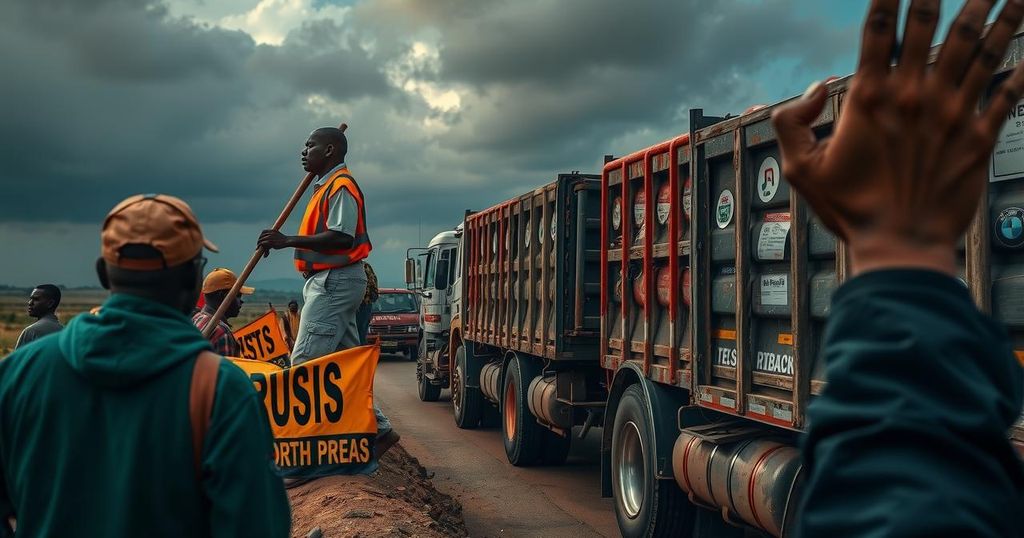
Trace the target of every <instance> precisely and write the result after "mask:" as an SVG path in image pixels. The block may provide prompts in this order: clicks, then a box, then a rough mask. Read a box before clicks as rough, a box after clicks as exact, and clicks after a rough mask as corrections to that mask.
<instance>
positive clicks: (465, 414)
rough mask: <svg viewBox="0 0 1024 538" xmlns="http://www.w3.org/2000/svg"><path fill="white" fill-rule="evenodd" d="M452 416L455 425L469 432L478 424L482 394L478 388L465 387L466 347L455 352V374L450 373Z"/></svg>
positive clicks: (461, 347)
mask: <svg viewBox="0 0 1024 538" xmlns="http://www.w3.org/2000/svg"><path fill="white" fill-rule="evenodd" d="M451 384H452V415H453V416H454V417H455V425H456V426H458V427H459V428H461V429H463V430H471V429H474V428H476V427H477V426H478V425H479V424H480V411H481V409H480V408H481V403H482V400H483V394H481V393H480V389H479V388H472V387H468V386H466V347H465V346H459V348H458V349H457V350H455V372H453V373H452V379H451Z"/></svg>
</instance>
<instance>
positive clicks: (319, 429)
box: [232, 346, 380, 477]
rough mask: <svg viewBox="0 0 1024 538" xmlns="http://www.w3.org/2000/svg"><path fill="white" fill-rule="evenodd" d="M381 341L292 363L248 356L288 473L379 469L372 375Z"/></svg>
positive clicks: (244, 365)
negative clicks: (285, 364) (279, 364)
mask: <svg viewBox="0 0 1024 538" xmlns="http://www.w3.org/2000/svg"><path fill="white" fill-rule="evenodd" d="M379 358H380V348H379V347H377V346H362V347H356V348H352V349H347V350H345V351H339V352H337V353H332V354H330V355H326V356H324V357H320V358H319V359H314V360H311V361H309V362H305V363H302V364H300V365H298V366H292V367H291V368H279V367H277V366H275V365H274V364H272V363H268V362H263V361H253V360H244V359H232V362H233V363H234V364H235V365H236V366H238V367H239V368H241V369H242V370H244V371H245V373H247V374H249V378H250V379H251V380H252V383H253V386H255V387H256V392H257V394H258V395H259V398H260V400H261V401H262V402H263V405H264V407H266V410H267V417H268V418H269V421H270V428H271V430H272V431H273V434H274V460H275V462H276V463H277V466H278V467H279V468H280V469H281V471H282V474H283V475H284V476H286V477H310V476H326V475H332V474H357V473H360V474H366V473H372V472H373V471H374V470H376V469H377V460H376V457H375V456H374V453H373V448H374V439H375V438H376V436H377V421H376V418H375V417H374V414H373V376H374V373H375V371H376V369H377V360H378V359H379Z"/></svg>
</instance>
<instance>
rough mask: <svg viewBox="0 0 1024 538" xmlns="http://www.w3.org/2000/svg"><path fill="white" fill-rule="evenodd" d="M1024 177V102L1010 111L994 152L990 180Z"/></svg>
mask: <svg viewBox="0 0 1024 538" xmlns="http://www.w3.org/2000/svg"><path fill="white" fill-rule="evenodd" d="M1022 175H1024V101H1021V102H1019V103H1017V105H1016V106H1014V107H1013V108H1011V109H1010V112H1009V114H1008V115H1007V117H1006V123H1005V124H1003V130H1002V131H1000V132H999V138H998V139H996V148H995V150H994V151H993V152H992V167H991V172H989V180H991V181H1006V180H1008V179H1014V178H1017V177H1020V176H1022Z"/></svg>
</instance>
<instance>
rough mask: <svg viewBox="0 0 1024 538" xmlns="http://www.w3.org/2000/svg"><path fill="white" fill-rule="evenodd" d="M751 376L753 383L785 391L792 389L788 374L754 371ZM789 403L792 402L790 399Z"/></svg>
mask: <svg viewBox="0 0 1024 538" xmlns="http://www.w3.org/2000/svg"><path fill="white" fill-rule="evenodd" d="M794 375H795V374H794ZM751 377H752V380H753V382H754V384H755V385H761V386H766V387H772V388H776V389H782V390H787V391H791V390H793V378H791V377H789V376H784V375H778V374H769V373H766V372H754V373H753V375H752V376H751ZM790 403H792V402H791V401H790Z"/></svg>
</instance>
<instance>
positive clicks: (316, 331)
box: [291, 262, 391, 435]
mask: <svg viewBox="0 0 1024 538" xmlns="http://www.w3.org/2000/svg"><path fill="white" fill-rule="evenodd" d="M365 294H366V270H365V269H363V262H356V263H353V264H352V265H348V266H345V267H340V268H338V269H330V270H327V271H320V272H319V273H317V274H315V275H313V276H311V277H309V278H308V279H306V285H305V286H304V287H303V288H302V299H303V301H304V303H305V304H303V305H302V317H301V318H300V319H299V333H298V334H297V335H296V336H295V347H294V349H292V355H291V361H292V366H295V365H299V364H302V363H304V362H306V361H309V360H312V359H315V358H318V357H323V356H324V355H329V354H331V353H334V352H335V351H341V350H344V349H349V348H353V347H356V346H358V345H360V342H359V327H358V325H357V323H356V312H358V311H359V305H360V304H361V303H362V302H363V296H364V295H365ZM373 411H374V413H375V414H376V415H377V434H378V435H381V434H384V433H387V432H388V430H390V429H391V422H390V421H389V420H388V418H387V417H386V416H384V413H382V412H381V410H380V408H378V407H377V405H376V404H374V406H373Z"/></svg>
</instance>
